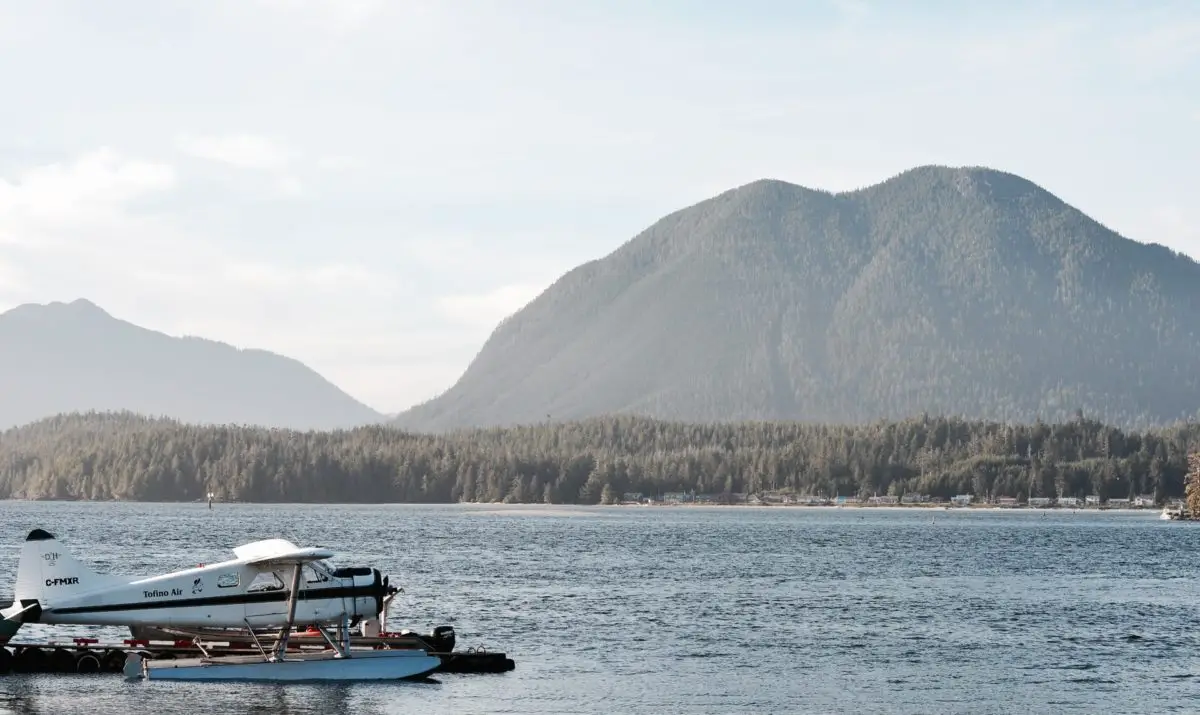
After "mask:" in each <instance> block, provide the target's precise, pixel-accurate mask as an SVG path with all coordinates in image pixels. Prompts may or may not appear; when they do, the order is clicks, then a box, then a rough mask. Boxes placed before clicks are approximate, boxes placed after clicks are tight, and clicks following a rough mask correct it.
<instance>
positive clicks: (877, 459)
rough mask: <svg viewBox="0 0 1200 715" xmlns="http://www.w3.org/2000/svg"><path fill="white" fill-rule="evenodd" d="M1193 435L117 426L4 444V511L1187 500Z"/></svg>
mask: <svg viewBox="0 0 1200 715" xmlns="http://www.w3.org/2000/svg"><path fill="white" fill-rule="evenodd" d="M1198 445H1200V426H1197V425H1192V424H1183V425H1178V426H1174V427H1170V428H1162V429H1158V430H1152V431H1144V432H1134V431H1124V430H1121V429H1118V428H1115V427H1112V426H1109V425H1105V424H1102V423H1100V422H1098V421H1095V420H1091V419H1085V418H1084V417H1083V416H1082V415H1077V417H1076V419H1074V420H1071V421H1067V422H1062V423H1055V424H1047V423H1042V422H1035V423H1033V424H1003V423H998V422H982V421H969V420H964V419H957V418H949V417H931V416H921V417H917V418H913V419H908V420H903V421H891V422H877V423H872V424H866V425H815V424H803V423H795V422H750V423H740V424H687V423H680V422H663V421H656V420H650V419H644V418H638V417H629V416H612V417H601V418H595V419H589V420H584V421H579V422H569V423H561V424H555V423H547V424H541V425H531V426H523V427H512V428H503V429H499V428H498V429H486V430H469V431H459V432H453V433H448V434H439V435H430V434H416V433H411V432H405V431H402V430H399V429H396V428H394V427H387V426H372V427H362V428H358V429H354V430H343V431H332V432H313V431H310V432H299V431H291V430H283V429H268V428H260V427H245V426H201V425H193V424H184V423H180V422H177V421H174V420H170V419H154V418H148V417H142V416H138V415H134V414H130V413H86V414H70V415H62V416H58V417H54V418H51V419H47V420H43V421H40V422H37V423H34V424H31V425H27V426H24V427H20V428H15V429H10V430H8V431H5V432H3V433H0V498H12V499H84V500H112V499H119V500H142V501H190V500H201V499H204V498H205V496H206V495H207V494H209V493H213V494H215V495H216V497H217V498H218V499H221V500H227V501H254V502H392V503H395V502H411V503H446V502H462V501H466V502H472V501H475V502H497V501H506V502H522V503H527V502H549V503H556V504H596V503H601V502H602V501H613V500H615V499H618V498H619V497H620V495H621V494H623V493H626V492H641V493H643V494H645V495H646V496H653V495H658V494H663V493H667V492H682V491H693V490H694V491H695V492H696V493H699V494H718V495H719V494H756V493H762V492H765V491H777V490H778V491H790V492H794V493H796V494H801V495H809V494H811V495H821V496H835V495H848V496H853V495H859V496H869V495H873V494H879V495H902V494H905V493H910V492H919V493H922V494H928V495H931V496H940V497H950V496H953V495H955V494H961V493H972V494H975V495H976V496H978V497H984V496H992V497H999V496H1010V497H1017V498H1018V499H1020V500H1025V499H1028V498H1030V497H1039V496H1041V497H1056V496H1076V497H1082V496H1085V495H1088V494H1098V495H1100V496H1101V498H1102V499H1108V498H1127V497H1130V496H1133V495H1139V494H1154V495H1155V497H1156V498H1157V499H1159V500H1160V501H1161V500H1163V499H1167V498H1177V497H1181V496H1183V495H1184V482H1185V479H1186V475H1187V472H1188V462H1187V455H1188V453H1189V452H1191V451H1193V450H1195V449H1196V448H1197V446H1198Z"/></svg>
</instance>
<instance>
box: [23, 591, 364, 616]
mask: <svg viewBox="0 0 1200 715" xmlns="http://www.w3.org/2000/svg"><path fill="white" fill-rule="evenodd" d="M378 590H379V587H378V586H374V585H371V586H340V587H327V588H311V589H301V590H300V594H299V597H298V598H297V601H318V600H328V599H331V598H374V597H375V596H376V595H378V594H377V593H376V592H377V591H378ZM287 598H288V592H287V589H279V590H277V591H257V592H255V593H231V594H229V595H228V596H201V597H198V598H176V599H173V600H169V601H138V602H136V603H110V604H106V605H102V606H69V607H67V608H47V609H46V610H45V613H47V614H56V615H63V616H66V615H73V614H76V613H111V612H113V611H145V610H153V609H158V608H196V607H198V606H235V605H238V604H244V603H271V602H273V601H287Z"/></svg>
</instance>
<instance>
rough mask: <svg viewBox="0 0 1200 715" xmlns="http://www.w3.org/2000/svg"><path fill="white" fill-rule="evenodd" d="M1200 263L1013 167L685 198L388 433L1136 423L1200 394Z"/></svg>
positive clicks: (1177, 412) (1182, 414) (1164, 417)
mask: <svg viewBox="0 0 1200 715" xmlns="http://www.w3.org/2000/svg"><path fill="white" fill-rule="evenodd" d="M1198 309H1200V265H1197V264H1196V263H1195V262H1194V261H1192V260H1191V259H1189V258H1187V257H1186V256H1183V255H1181V254H1176V253H1174V252H1172V251H1170V250H1168V249H1166V248H1163V247H1161V246H1156V245H1146V244H1142V243H1137V242H1135V241H1131V240H1128V239H1126V238H1123V237H1121V236H1119V235H1118V234H1116V233H1114V232H1112V231H1110V230H1108V229H1107V228H1105V227H1104V226H1102V225H1101V224H1099V223H1097V222H1096V221H1094V220H1092V219H1091V218H1089V217H1088V216H1086V215H1084V214H1083V213H1081V212H1080V211H1078V210H1077V209H1075V208H1074V207H1072V206H1069V205H1067V204H1066V203H1064V202H1063V201H1061V200H1060V199H1058V198H1057V197H1055V196H1054V195H1052V194H1050V193H1049V192H1047V191H1045V190H1043V189H1042V188H1040V187H1038V186H1037V185H1035V184H1033V183H1032V182H1029V181H1027V180H1025V179H1023V178H1021V177H1018V176H1015V175H1012V174H1007V173H1003V172H999V171H994V170H990V169H984V168H946V167H934V166H929V167H921V168H918V169H913V170H910V171H907V172H904V173H902V174H900V175H898V176H895V177H893V178H891V179H889V180H887V181H884V182H882V183H880V184H877V185H875V186H871V187H868V188H864V189H861V190H857V191H851V192H846V193H840V194H833V193H829V192H824V191H815V190H811V189H807V188H803V187H800V186H795V185H792V184H787V183H784V182H780V181H758V182H754V183H752V184H748V185H746V186H742V187H739V188H737V189H734V190H731V191H727V192H725V193H723V194H721V195H719V196H716V197H714V198H711V199H708V200H706V201H703V202H700V203H698V204H696V205H694V206H691V207H688V208H685V209H682V210H680V211H677V212H675V213H673V214H671V215H669V216H667V217H665V218H663V219H662V220H660V221H658V222H657V223H655V224H654V225H653V226H651V227H650V228H648V229H647V230H646V231H644V232H642V233H641V234H640V235H638V236H637V237H635V238H634V239H632V240H631V241H629V242H628V243H626V244H625V245H623V246H621V247H620V248H619V249H617V250H616V251H615V252H613V253H612V254H610V255H608V256H606V257H605V258H602V259H599V260H595V261H591V262H589V263H586V264H584V265H582V266H579V267H577V268H575V269H574V270H572V271H570V272H568V273H567V274H566V275H564V276H562V277H561V278H560V279H559V280H558V281H557V282H556V283H554V285H552V286H551V287H550V288H548V289H547V290H546V291H544V292H543V293H542V294H541V295H540V296H538V297H537V298H536V299H535V300H534V301H532V302H531V303H530V304H529V305H527V306H526V307H525V308H524V309H522V310H521V311H519V312H518V313H516V314H515V315H513V316H511V317H510V318H509V319H507V320H505V321H504V322H503V323H501V324H500V325H499V326H498V327H497V328H496V330H495V331H494V332H493V333H492V335H491V337H490V338H489V339H488V340H487V342H486V343H485V345H484V346H483V348H482V350H481V351H480V353H479V354H478V356H477V357H476V359H475V360H474V361H473V362H472V363H471V364H470V366H469V367H468V368H467V370H466V372H465V373H464V374H463V375H462V377H461V378H460V380H459V381H458V382H457V383H456V384H455V385H454V386H453V387H451V388H450V389H449V390H448V391H447V392H445V393H444V394H442V395H441V396H439V397H437V398H434V399H433V400H430V401H429V402H426V403H424V404H422V405H418V406H417V407H414V408H413V409H411V410H409V411H407V412H405V413H404V414H402V415H401V416H400V417H399V418H398V419H397V421H396V424H398V425H399V426H402V427H404V428H407V429H416V430H426V431H438V430H446V429H454V428H462V427H471V426H490V425H503V424H512V423H533V422H537V421H540V420H544V419H545V418H546V416H547V415H550V416H551V418H552V419H579V418H586V417H591V416H598V415H602V414H613V413H629V414H639V415H644V416H650V417H655V418H662V419H673V420H684V421H699V422H709V421H740V420H754V419H762V420H781V419H782V420H805V421H813V422H853V423H862V422H867V421H871V420H874V419H903V418H906V417H909V416H911V415H914V414H920V413H922V412H929V413H934V414H946V415H962V416H966V417H969V418H980V419H993V420H998V421H1022V422H1029V421H1033V420H1036V419H1044V420H1047V421H1061V420H1065V419H1069V418H1070V416H1071V415H1072V414H1074V412H1075V411H1076V410H1077V409H1082V410H1084V412H1086V413H1087V414H1089V415H1094V416H1096V417H1097V418H1099V419H1102V420H1103V421H1105V422H1108V423H1112V424H1118V425H1123V426H1136V427H1144V426H1151V425H1156V424H1164V423H1170V422H1173V421H1175V420H1178V419H1181V418H1186V417H1189V416H1192V415H1195V414H1196V412H1197V408H1200V335H1198V334H1197V331H1196V330H1195V328H1194V325H1195V319H1196V316H1197V315H1200V310H1198Z"/></svg>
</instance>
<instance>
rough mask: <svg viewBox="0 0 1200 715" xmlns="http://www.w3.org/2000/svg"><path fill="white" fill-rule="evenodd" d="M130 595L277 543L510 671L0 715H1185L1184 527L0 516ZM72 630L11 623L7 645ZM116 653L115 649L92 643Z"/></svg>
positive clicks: (1, 569)
mask: <svg viewBox="0 0 1200 715" xmlns="http://www.w3.org/2000/svg"><path fill="white" fill-rule="evenodd" d="M34 527H42V528H45V529H47V530H49V531H51V532H52V533H54V534H55V535H56V536H58V537H59V538H60V539H62V540H63V541H64V546H66V547H68V548H70V549H71V550H72V551H73V552H74V553H76V555H77V556H80V557H81V558H83V559H84V560H85V561H91V562H92V563H94V564H95V565H96V566H97V568H98V569H104V570H112V571H114V572H121V573H129V574H131V575H135V574H136V575H141V574H147V573H156V572H160V571H164V570H167V569H172V568H182V567H187V566H191V565H194V564H196V563H211V562H214V561H217V560H221V559H225V558H229V557H230V556H231V554H230V551H229V550H230V549H231V548H232V547H233V546H235V545H238V544H240V543H244V542H246V541H251V540H255V539H259V538H267V537H272V536H284V537H287V538H290V539H292V540H294V541H296V542H297V543H299V544H301V545H323V546H329V547H331V548H333V549H334V550H336V551H338V552H339V554H344V556H340V557H339V559H338V560H337V561H338V563H341V564H346V565H349V564H351V563H362V564H370V565H377V566H379V567H381V568H383V569H384V571H385V573H391V574H392V579H393V582H394V583H395V582H399V583H402V584H403V585H404V588H405V593H403V594H401V596H400V597H399V599H398V602H397V604H396V605H394V606H393V609H392V616H391V623H390V625H391V626H392V627H393V628H398V627H410V628H413V629H414V630H420V631H428V630H429V629H431V628H432V627H433V626H435V625H440V624H443V623H448V624H451V625H453V626H454V627H455V629H456V630H457V631H458V636H459V647H460V648H465V647H468V646H480V645H482V646H486V647H488V648H489V649H491V650H504V651H506V652H507V653H508V654H509V656H510V657H512V658H514V659H515V660H516V662H517V669H516V670H515V671H513V672H510V673H506V674H501V675H440V676H438V680H439V681H440V682H438V683H437V684H408V683H398V684H390V685H336V686H315V685H304V686H286V687H283V686H275V685H226V684H191V685H184V684H168V683H144V682H125V681H124V680H122V679H121V677H120V676H117V675H112V676H98V677H97V676H63V675H53V676H49V675H46V676H17V675H9V676H0V713H22V714H24V713H71V712H88V713H102V712H124V713H129V712H141V711H144V710H145V709H146V707H147V702H148V701H147V698H153V700H152V703H153V708H152V709H153V712H154V713H155V714H156V715H169V714H171V713H189V714H190V713H194V712H196V709H197V706H198V705H203V707H202V709H203V710H205V711H208V712H231V713H232V712H263V713H267V712H272V713H275V712H278V713H333V712H355V713H368V714H370V713H402V712H422V713H443V712H444V713H625V714H630V715H633V714H639V713H654V714H656V715H657V714H659V713H682V714H685V715H699V714H700V713H743V712H745V713H808V712H813V713H856V714H860V713H865V712H871V713H967V712H969V713H1010V712H1011V713H1027V712H1043V713H1050V712H1056V713H1057V712H1061V713H1095V712H1105V713H1149V712H1155V713H1161V712H1194V711H1195V710H1196V703H1197V702H1200V656H1198V654H1200V635H1197V632H1196V623H1197V618H1196V615H1197V613H1196V611H1197V608H1198V607H1200V579H1198V578H1197V577H1198V576H1200V573H1198V572H1200V557H1198V554H1200V528H1197V527H1196V526H1195V525H1192V524H1185V523H1177V522H1164V521H1160V520H1159V519H1158V518H1157V514H1156V513H1149V512H1147V513H1132V514H1130V513H1125V514H1120V513H1111V512H1109V513H1083V512H1080V513H1076V514H1072V513H1069V512H1060V513H1051V514H1048V515H1043V514H1042V513H1040V512H1026V511H1012V512H995V511H992V512H987V511H983V512H981V511H937V512H934V511H930V510H883V509H871V510H864V509H805V508H770V509H741V508H719V507H718V508H711V509H702V508H604V507H592V508H554V507H492V506H377V507H360V506H333V507H329V506H265V505H241V504H238V505H228V504H218V505H216V506H215V508H214V509H213V510H212V511H209V510H208V509H207V508H206V507H205V505H203V504H199V505H160V504H96V503H36V502H34V503H26V502H0V594H5V595H7V594H11V592H12V578H13V575H15V571H16V558H17V553H18V549H19V548H20V544H21V542H22V540H23V539H24V537H25V535H26V534H27V533H28V531H29V530H30V529H32V528H34ZM51 631H53V632H57V633H60V634H63V633H65V634H70V635H75V634H79V633H80V631H81V629H79V628H73V629H65V628H64V629H61V630H55V629H49V628H48V627H44V626H42V627H38V626H27V627H26V628H25V629H23V630H22V631H21V633H20V634H19V636H20V637H34V636H47V635H48V633H49V632H51ZM110 633H111V634H112V635H113V636H114V637H116V638H121V637H124V634H123V633H121V632H120V631H110Z"/></svg>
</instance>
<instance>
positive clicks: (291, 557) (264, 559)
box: [233, 539, 334, 567]
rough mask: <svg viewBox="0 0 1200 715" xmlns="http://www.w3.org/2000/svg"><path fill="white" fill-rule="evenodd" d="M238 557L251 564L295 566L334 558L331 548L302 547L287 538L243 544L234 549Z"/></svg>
mask: <svg viewBox="0 0 1200 715" xmlns="http://www.w3.org/2000/svg"><path fill="white" fill-rule="evenodd" d="M233 553H234V554H235V555H236V556H237V558H238V559H245V560H246V563H247V564H248V565H250V566H260V567H271V566H294V565H296V564H303V563H307V562H309V561H320V560H321V559H328V558H332V557H333V555H334V553H333V552H332V551H330V550H329V549H321V548H317V547H307V548H300V547H299V546H296V545H295V544H293V543H292V542H290V541H288V540H287V539H264V540H262V541H254V542H251V543H249V544H243V545H242V546H239V547H237V548H235V549H234V550H233Z"/></svg>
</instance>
